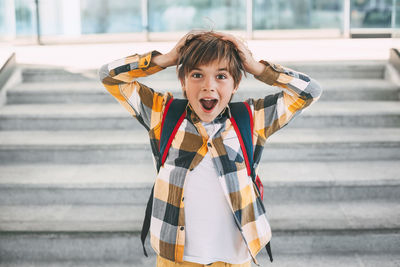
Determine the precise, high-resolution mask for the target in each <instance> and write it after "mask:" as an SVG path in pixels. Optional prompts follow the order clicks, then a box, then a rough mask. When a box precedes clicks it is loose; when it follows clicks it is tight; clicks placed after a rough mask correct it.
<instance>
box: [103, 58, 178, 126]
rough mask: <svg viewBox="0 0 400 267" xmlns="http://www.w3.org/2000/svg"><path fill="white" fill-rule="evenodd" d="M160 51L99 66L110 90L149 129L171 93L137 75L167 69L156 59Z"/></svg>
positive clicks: (156, 122)
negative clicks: (165, 92)
mask: <svg viewBox="0 0 400 267" xmlns="http://www.w3.org/2000/svg"><path fill="white" fill-rule="evenodd" d="M159 54H160V53H159V52H157V51H152V52H149V53H146V54H143V55H138V54H135V55H132V56H128V57H125V58H122V59H119V60H115V61H113V62H111V63H109V64H106V65H103V66H102V67H101V68H100V70H99V76H100V81H101V82H102V83H103V85H104V87H105V88H106V89H107V90H108V92H109V93H110V94H111V95H112V96H113V97H114V98H115V99H116V100H117V101H118V102H119V103H120V104H121V105H122V106H123V107H124V108H125V109H126V110H128V112H129V113H130V114H131V115H132V116H134V117H135V118H137V119H138V121H139V122H140V123H141V124H142V125H143V126H144V127H145V128H146V129H147V130H148V131H150V129H153V128H155V127H156V126H157V125H158V124H159V123H160V121H161V112H162V109H163V107H164V105H165V103H166V99H167V98H168V97H169V96H170V95H169V94H165V95H164V94H162V93H159V92H155V91H153V90H152V89H151V88H149V87H147V86H145V85H144V84H141V83H139V82H138V81H136V79H137V78H139V77H145V76H148V75H151V74H154V73H156V72H158V71H160V70H162V69H163V68H162V67H160V66H158V65H156V64H155V63H153V62H152V57H154V56H156V55H159Z"/></svg>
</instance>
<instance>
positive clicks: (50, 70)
mask: <svg viewBox="0 0 400 267" xmlns="http://www.w3.org/2000/svg"><path fill="white" fill-rule="evenodd" d="M275 63H279V64H281V65H283V66H285V67H288V68H291V69H294V70H296V71H299V72H303V73H306V74H308V75H310V76H311V77H314V78H315V79H317V78H318V79H320V78H330V79H332V78H341V79H363V78H367V79H383V77H384V70H385V66H386V62H385V61H379V60H378V61H332V62H329V61H323V62H307V63H293V62H275ZM100 67H101V66H99V68H100ZM156 75H157V76H156ZM154 76H155V77H160V78H162V79H165V78H170V79H175V78H176V68H174V67H171V68H167V69H166V70H163V71H161V72H159V73H157V74H155V75H154ZM22 77H23V81H24V82H43V81H49V82H60V81H89V80H96V79H97V77H98V76H97V69H96V70H93V69H92V70H85V71H82V70H74V69H68V68H54V67H46V66H40V65H38V66H30V67H28V66H24V67H23V68H22Z"/></svg>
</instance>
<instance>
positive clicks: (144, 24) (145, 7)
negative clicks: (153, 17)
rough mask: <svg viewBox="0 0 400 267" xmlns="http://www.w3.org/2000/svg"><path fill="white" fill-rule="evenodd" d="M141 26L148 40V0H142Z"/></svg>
mask: <svg viewBox="0 0 400 267" xmlns="http://www.w3.org/2000/svg"><path fill="white" fill-rule="evenodd" d="M141 5H142V27H143V32H144V34H145V38H146V41H149V3H148V0H142V2H141Z"/></svg>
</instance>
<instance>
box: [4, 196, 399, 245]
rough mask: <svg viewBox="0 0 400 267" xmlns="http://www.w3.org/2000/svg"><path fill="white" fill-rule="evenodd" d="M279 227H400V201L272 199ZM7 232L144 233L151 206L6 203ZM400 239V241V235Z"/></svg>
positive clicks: (269, 209) (273, 224)
mask: <svg viewBox="0 0 400 267" xmlns="http://www.w3.org/2000/svg"><path fill="white" fill-rule="evenodd" d="M266 210H267V215H268V219H269V222H270V224H271V228H272V229H273V230H275V231H282V232H292V231H332V232H335V231H356V230H358V231H360V230H386V231H398V230H399V231H400V201H399V200H398V199H397V200H394V201H386V200H385V201H377V200H371V201H361V202H360V201H352V202H343V201H340V202H317V203H316V202H314V203H300V204H299V203H295V202H293V203H290V204H276V203H275V204H269V205H267V206H266ZM0 211H1V213H0V229H1V232H2V233H4V232H54V233H57V232H86V233H90V232H140V231H141V226H142V222H143V218H144V214H145V205H144V204H143V205H39V206H37V205H22V206H21V205H0ZM399 242H400V240H399Z"/></svg>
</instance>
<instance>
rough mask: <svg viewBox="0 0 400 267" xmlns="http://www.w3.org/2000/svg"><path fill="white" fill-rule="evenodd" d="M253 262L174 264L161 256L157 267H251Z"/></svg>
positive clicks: (185, 262)
mask: <svg viewBox="0 0 400 267" xmlns="http://www.w3.org/2000/svg"><path fill="white" fill-rule="evenodd" d="M250 264H251V262H250V261H249V262H246V263H243V264H230V263H225V262H222V261H218V262H214V263H213V264H211V265H204V264H198V263H194V262H188V261H184V262H182V263H177V262H173V261H170V260H167V259H164V258H162V257H160V256H157V267H203V266H212V267H250Z"/></svg>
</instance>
